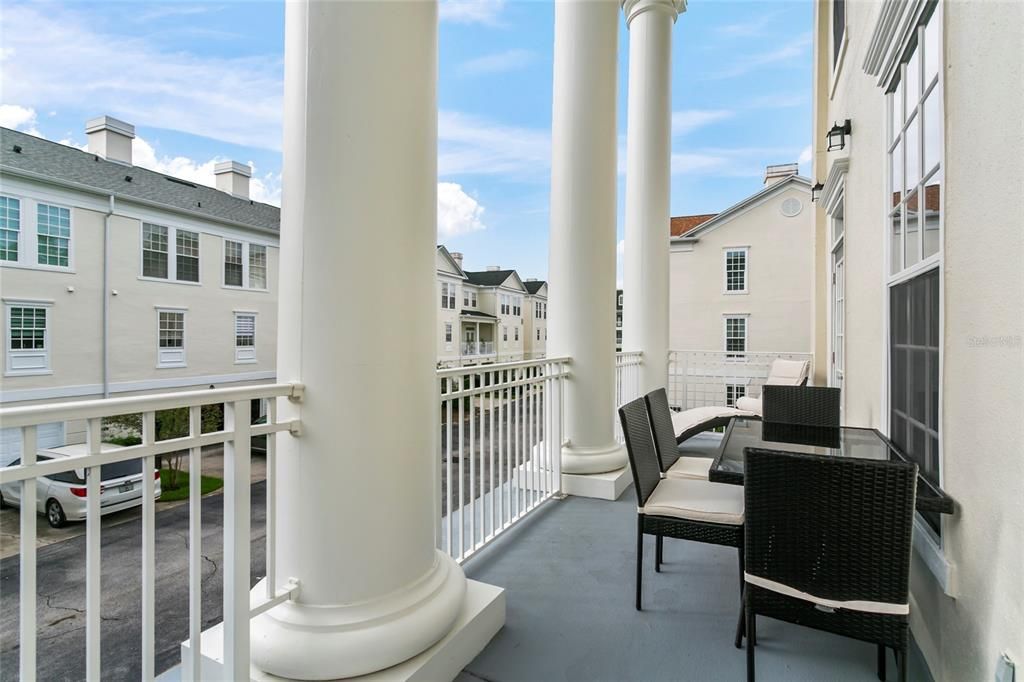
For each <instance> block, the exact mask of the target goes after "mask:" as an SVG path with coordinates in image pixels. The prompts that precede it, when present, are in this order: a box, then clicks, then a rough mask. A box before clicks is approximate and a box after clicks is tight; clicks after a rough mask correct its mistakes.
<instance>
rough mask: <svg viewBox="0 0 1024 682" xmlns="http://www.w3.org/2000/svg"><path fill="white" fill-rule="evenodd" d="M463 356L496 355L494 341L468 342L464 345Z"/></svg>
mask: <svg viewBox="0 0 1024 682" xmlns="http://www.w3.org/2000/svg"><path fill="white" fill-rule="evenodd" d="M462 354H463V355H494V342H493V341H468V342H466V343H463V344H462Z"/></svg>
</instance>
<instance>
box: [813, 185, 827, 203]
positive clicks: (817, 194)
mask: <svg viewBox="0 0 1024 682" xmlns="http://www.w3.org/2000/svg"><path fill="white" fill-rule="evenodd" d="M823 189H825V185H823V184H821V183H820V182H819V183H817V184H816V185H815V186H814V187H812V188H811V203H814V202H815V201H817V200H818V199H820V198H821V190H823Z"/></svg>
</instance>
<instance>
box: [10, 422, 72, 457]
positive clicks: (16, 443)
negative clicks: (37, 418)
mask: <svg viewBox="0 0 1024 682" xmlns="http://www.w3.org/2000/svg"><path fill="white" fill-rule="evenodd" d="M36 440H37V442H38V444H39V447H40V448H55V447H60V446H61V445H64V422H53V423H51V424H40V425H39V426H38V427H37V428H36ZM19 457H21V429H19V428H14V429H0V466H7V465H8V464H10V463H11V462H12V461H14V460H15V459H17V458H19Z"/></svg>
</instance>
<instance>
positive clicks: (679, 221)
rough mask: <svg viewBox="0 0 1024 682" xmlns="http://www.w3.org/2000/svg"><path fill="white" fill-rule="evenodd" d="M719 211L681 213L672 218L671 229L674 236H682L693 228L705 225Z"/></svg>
mask: <svg viewBox="0 0 1024 682" xmlns="http://www.w3.org/2000/svg"><path fill="white" fill-rule="evenodd" d="M716 215H718V214H717V213H701V214H699V215H681V216H675V217H673V218H671V226H670V228H669V231H670V232H671V234H672V236H673V237H682V236H683V235H684V234H686V233H687V232H689V231H690V230H693V229H695V228H697V227H699V226H700V225H703V224H704V223H706V222H707V221H709V220H711V219H712V218H714V217H715V216H716Z"/></svg>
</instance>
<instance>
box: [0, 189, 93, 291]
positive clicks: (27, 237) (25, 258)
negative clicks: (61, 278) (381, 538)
mask: <svg viewBox="0 0 1024 682" xmlns="http://www.w3.org/2000/svg"><path fill="white" fill-rule="evenodd" d="M3 196H4V197H5V198H7V199H14V200H16V201H17V202H18V259H17V260H0V267H2V268H22V269H26V270H47V271H50V272H71V273H73V272H74V271H75V211H74V207H72V206H70V205H68V204H65V203H62V202H60V201H52V200H50V199H49V198H47V199H45V200H39V199H35V198H33V197H29V196H25V195H23V194H16V193H12V192H3ZM40 204H43V205H44V206H55V207H57V208H62V209H65V210H66V211H67V212H68V264H67V265H44V264H42V263H40V262H39V205H40Z"/></svg>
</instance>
